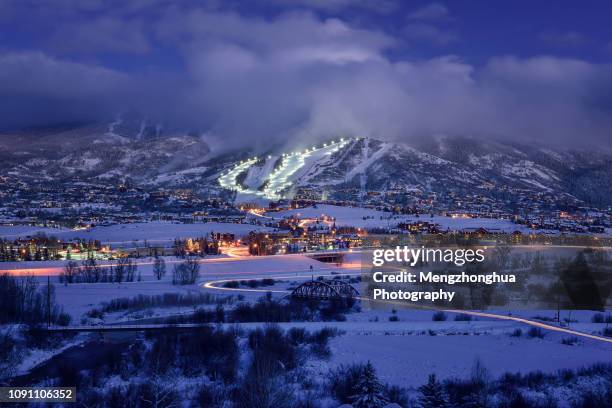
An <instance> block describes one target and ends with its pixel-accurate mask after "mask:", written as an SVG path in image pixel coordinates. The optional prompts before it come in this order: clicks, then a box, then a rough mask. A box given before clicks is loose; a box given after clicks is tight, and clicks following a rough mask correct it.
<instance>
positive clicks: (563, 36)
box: [540, 31, 589, 47]
mask: <svg viewBox="0 0 612 408" xmlns="http://www.w3.org/2000/svg"><path fill="white" fill-rule="evenodd" d="M540 40H542V41H543V42H545V43H547V44H549V45H553V46H555V47H580V46H583V45H585V44H587V43H588V42H589V41H588V38H587V36H586V35H584V34H582V33H579V32H577V31H563V32H558V31H554V32H543V33H541V34H540Z"/></svg>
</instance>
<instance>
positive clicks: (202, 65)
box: [0, 1, 612, 149]
mask: <svg viewBox="0 0 612 408" xmlns="http://www.w3.org/2000/svg"><path fill="white" fill-rule="evenodd" d="M79 3H80V2H76V3H72V2H70V1H55V2H53V1H50V2H45V5H42V3H41V4H38V3H36V2H12V1H8V2H4V3H3V4H2V8H3V13H2V15H3V17H2V18H3V19H5V20H4V22H5V23H7V24H5V28H4V29H3V30H6V31H9V30H10V29H11V28H14V27H13V24H14V22H16V21H18V22H21V23H22V25H21V27H20V28H18V29H16V31H14V32H13V34H14V35H13V36H12V38H13V39H12V40H11V39H8V37H4V39H3V40H2V42H3V43H2V46H1V47H0V84H1V85H0V125H1V127H2V128H3V129H15V128H20V127H30V126H46V125H50V124H58V123H65V122H101V121H104V122H106V121H109V120H112V118H114V117H115V116H116V115H117V114H118V113H119V112H124V111H126V110H132V109H135V110H138V111H140V112H143V113H144V114H145V115H147V116H148V117H149V118H150V119H151V121H153V122H159V123H164V124H166V125H167V126H170V127H180V128H184V129H198V131H200V132H202V133H204V134H207V135H208V136H210V137H212V138H218V139H220V140H222V141H223V143H224V144H225V145H226V147H239V146H245V145H246V146H249V147H254V148H256V149H262V148H263V147H266V146H268V145H269V144H270V142H271V141H272V142H277V143H283V142H284V141H286V140H289V139H291V140H293V141H294V143H295V141H296V140H299V141H303V140H308V143H310V142H315V141H320V140H324V139H326V138H329V137H330V136H334V135H339V134H344V135H359V136H368V137H374V138H378V139H383V140H396V141H397V140H404V141H406V140H412V139H414V138H422V137H430V136H433V135H439V134H446V135H458V136H476V137H484V138H493V139H501V140H512V141H516V140H521V141H524V142H529V141H535V142H538V143H542V144H555V145H557V144H563V145H565V144H568V145H571V146H578V147H579V146H583V145H585V144H586V145H595V146H598V147H599V148H601V147H602V146H603V148H607V146H608V145H609V139H610V136H609V135H610V133H611V131H612V99H611V97H610V95H612V80H611V79H610V78H612V66H611V65H610V64H609V63H608V62H607V60H606V58H603V59H601V58H599V59H598V58H589V55H588V54H587V53H584V52H576V53H575V55H571V53H568V52H565V51H563V52H559V51H558V50H557V49H556V48H550V49H546V48H545V47H544V46H542V47H543V48H538V49H536V50H531V49H529V50H525V52H517V49H511V48H509V49H503V48H501V49H499V50H498V51H497V52H485V50H482V52H478V53H476V54H477V55H476V54H475V55H462V53H461V51H465V50H466V49H470V47H469V46H466V43H469V42H472V44H473V48H474V49H478V48H479V47H482V45H480V44H479V43H478V42H475V41H474V38H478V39H480V41H482V42H483V43H486V42H487V37H486V35H484V34H482V35H481V36H478V35H474V34H472V36H471V37H469V38H468V37H467V36H466V37H464V34H463V33H462V32H461V30H460V28H461V27H464V26H465V24H461V21H462V20H464V19H465V18H467V17H464V16H456V15H454V14H453V10H452V8H451V7H447V6H445V5H442V4H439V3H434V4H433V5H432V4H426V3H423V4H420V5H419V4H415V5H414V6H410V7H406V5H404V4H398V3H395V2H385V3H384V4H385V7H386V8H385V7H383V6H381V7H380V10H377V11H372V8H373V6H372V5H371V3H369V2H357V3H355V4H352V3H351V4H349V2H346V3H345V2H331V3H330V6H329V7H323V6H322V4H323V3H322V2H308V1H304V2H299V3H289V2H273V3H270V4H267V5H266V6H265V7H264V6H261V8H257V7H255V6H253V5H251V6H250V7H246V6H240V5H238V3H234V2H230V3H227V4H222V3H220V4H217V3H216V2H209V3H206V2H205V3H190V2H186V3H181V4H180V5H176V4H172V3H171V2H165V1H158V2H153V3H150V4H148V5H146V6H145V5H143V4H140V3H138V2H136V3H129V4H127V3H126V4H124V3H123V2H110V3H99V4H98V3H94V2H91V3H89V2H86V3H82V4H79ZM253 4H258V3H257V2H255V3H253ZM332 5H333V7H332ZM374 8H375V7H374ZM371 15H375V16H378V17H376V18H370V16H371ZM400 15H401V18H400V17H398V16H400ZM366 16H368V17H366ZM391 16H392V17H391ZM9 19H10V20H9ZM11 22H12V23H11ZM456 27H459V29H458V28H456ZM500 30H510V28H508V27H500ZM508 35H509V36H511V35H517V36H518V35H519V33H513V32H508ZM534 35H535V34H534ZM474 36H475V37H474ZM551 36H552V34H550V33H549V34H547V35H546V36H543V35H541V36H540V37H538V38H545V39H548V40H550V38H551ZM560 38H561V39H562V38H563V37H560ZM527 40H528V41H529V39H527ZM532 40H533V41H536V39H535V37H534V39H532ZM610 40H612V38H611V39H610ZM424 44H427V45H424ZM556 45H558V44H556ZM425 47H426V48H427V49H426V51H423V52H418V51H419V50H421V51H422V50H423V49H424V48H425ZM455 47H457V48H456V49H455ZM518 51H520V50H518ZM536 51H542V52H536ZM608 60H609V59H608Z"/></svg>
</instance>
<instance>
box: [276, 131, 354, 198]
mask: <svg viewBox="0 0 612 408" xmlns="http://www.w3.org/2000/svg"><path fill="white" fill-rule="evenodd" d="M348 143H349V140H345V139H340V140H339V141H337V142H331V143H324V144H323V146H321V147H316V146H315V147H313V148H312V149H306V150H304V151H303V152H293V153H289V154H287V153H285V154H283V160H282V162H281V165H280V167H278V168H277V169H276V170H274V171H273V172H272V173H271V174H270V175H269V176H268V183H267V185H266V187H265V188H264V195H265V197H266V198H269V199H271V200H277V199H279V198H282V196H281V192H282V191H283V190H285V189H286V188H288V187H289V186H291V181H290V178H291V176H293V175H294V174H295V173H296V172H297V171H298V170H300V169H301V168H302V167H304V165H305V164H306V159H308V158H309V157H311V156H314V155H328V156H329V155H332V154H334V153H335V152H337V151H338V150H340V149H342V148H343V147H344V146H346V145H347V144H348Z"/></svg>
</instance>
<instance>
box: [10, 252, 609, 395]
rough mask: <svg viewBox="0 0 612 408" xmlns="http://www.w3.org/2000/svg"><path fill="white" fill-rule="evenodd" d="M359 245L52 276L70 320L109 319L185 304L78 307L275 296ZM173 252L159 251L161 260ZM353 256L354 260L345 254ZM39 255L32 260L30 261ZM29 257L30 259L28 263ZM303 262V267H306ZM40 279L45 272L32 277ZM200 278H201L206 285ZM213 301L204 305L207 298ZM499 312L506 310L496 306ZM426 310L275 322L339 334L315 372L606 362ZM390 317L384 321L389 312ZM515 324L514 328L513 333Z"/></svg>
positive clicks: (605, 356) (590, 344)
mask: <svg viewBox="0 0 612 408" xmlns="http://www.w3.org/2000/svg"><path fill="white" fill-rule="evenodd" d="M358 258H359V254H357V253H355V254H348V256H347V260H346V261H347V265H345V266H344V267H337V266H335V265H329V264H324V263H320V262H317V261H314V260H312V259H311V258H308V257H307V256H304V255H284V256H273V257H243V258H230V257H212V258H206V259H204V260H203V261H202V262H201V264H200V265H201V272H200V280H199V282H198V283H197V284H195V285H184V286H181V285H172V282H171V281H170V274H167V275H166V276H165V277H164V278H163V279H162V280H159V281H158V280H156V279H155V277H154V276H153V272H152V271H153V269H152V268H153V266H152V265H153V259H150V258H144V259H141V260H139V266H138V268H139V269H138V270H139V272H140V275H141V281H135V282H123V283H78V284H70V285H62V284H58V283H57V280H56V279H57V278H55V277H54V278H53V280H54V281H55V283H56V297H57V301H58V303H59V305H61V306H62V307H63V308H64V310H65V311H66V312H68V313H69V314H70V315H71V317H72V321H73V323H74V324H79V323H81V324H113V323H117V322H124V323H125V322H128V321H130V320H134V319H139V320H142V319H149V318H154V317H163V316H169V315H181V314H190V313H192V312H193V311H194V309H193V308H190V307H160V308H151V309H150V310H138V311H135V312H116V313H107V314H106V315H105V316H104V318H103V320H102V321H100V319H96V318H93V319H92V318H90V317H87V315H88V312H89V311H91V310H92V309H96V308H99V307H100V306H101V305H102V304H104V303H105V302H108V301H110V300H112V299H116V298H132V297H134V296H136V295H161V294H164V293H170V292H181V293H192V294H197V293H210V294H212V295H217V296H233V297H234V298H235V299H236V298H237V297H238V296H240V298H241V299H244V300H245V301H251V302H252V301H254V300H256V299H258V298H259V297H261V296H263V295H265V293H266V292H268V291H269V292H271V293H272V294H273V296H274V297H277V298H280V297H283V296H285V295H286V294H287V293H288V292H287V290H288V289H290V288H291V287H292V286H293V287H294V286H295V285H297V284H299V283H301V282H303V281H304V280H309V279H310V278H311V276H318V275H326V276H328V277H332V276H335V275H338V274H340V275H356V274H358V273H359V272H360V269H359V267H358ZM178 262H181V260H179V259H175V258H170V257H168V258H166V263H167V266H168V269H169V270H171V268H172V266H173V264H174V263H178ZM351 262H354V263H351ZM38 264H41V263H38ZM43 264H44V265H38V267H39V268H42V269H43V270H45V271H53V272H55V273H54V274H57V273H58V272H59V271H61V267H62V262H49V263H43ZM29 266H30V267H33V268H35V267H36V266H37V265H36V263H31V264H30V265H29ZM311 266H312V271H311V270H310V267H311ZM269 277H273V278H274V279H275V280H276V282H277V283H276V284H274V285H273V286H268V287H259V288H246V287H241V288H238V289H229V288H225V287H223V282H224V281H228V280H248V279H261V278H269ZM38 279H40V281H41V283H43V282H45V281H46V278H44V277H39V278H38ZM206 283H212V284H209V285H208V286H209V287H206ZM210 307H214V306H210ZM505 313H507V311H506V312H505ZM515 313H516V315H520V316H522V317H525V318H528V319H531V318H534V317H538V318H541V317H542V316H549V317H552V316H554V312H553V311H548V312H547V311H521V312H515ZM593 313H594V312H574V314H572V319H573V320H574V322H573V323H572V329H575V330H578V331H581V332H585V333H600V332H601V330H602V329H603V327H604V326H605V325H604V324H597V323H591V317H592V315H593ZM432 314H433V312H432V311H421V310H411V309H407V308H400V309H399V310H395V311H394V307H393V306H391V305H389V306H379V307H377V308H375V309H373V308H370V307H369V306H368V305H367V304H362V307H361V311H359V312H353V313H349V314H347V315H346V317H347V319H346V321H339V322H337V321H336V322H335V321H332V322H295V323H280V326H281V327H282V328H284V329H288V328H291V327H304V328H306V329H307V330H309V331H314V330H319V329H322V328H323V327H334V328H336V329H338V330H340V333H341V335H339V336H337V337H334V338H333V339H331V340H330V349H331V357H330V358H329V359H328V360H312V361H310V362H309V363H308V369H309V370H310V371H311V372H312V373H314V374H317V375H322V376H324V375H325V373H326V372H328V370H329V369H333V368H335V367H339V366H341V365H345V364H349V363H355V362H366V361H371V362H372V364H373V365H374V367H375V369H376V371H377V373H378V375H379V377H380V379H381V380H382V381H384V382H386V383H389V384H397V385H401V386H415V387H416V386H419V385H420V384H423V383H424V382H426V381H427V376H428V375H429V374H432V373H435V374H437V375H438V376H439V377H440V378H447V377H464V376H466V375H469V373H470V370H471V367H472V366H473V364H474V362H475V361H476V360H479V361H481V362H482V363H483V364H484V365H485V366H486V367H487V368H488V369H489V370H490V372H491V373H492V374H493V375H500V374H502V373H504V372H522V373H527V372H529V371H533V370H543V371H544V372H554V371H556V370H558V369H564V368H571V369H575V368H580V367H583V366H586V365H590V364H592V363H597V362H612V353H610V351H611V350H612V348H611V347H612V345H611V344H610V343H605V342H602V341H597V340H591V339H583V338H579V339H577V341H575V342H572V344H571V345H566V344H562V340H563V339H567V338H570V337H572V336H570V335H567V334H563V333H554V332H547V331H546V330H544V336H543V337H542V338H539V337H537V336H536V337H529V336H527V335H526V333H527V332H528V330H529V326H527V325H524V324H521V323H518V322H512V321H503V320H496V319H489V318H478V319H474V320H472V321H454V318H455V316H456V315H455V314H453V313H448V314H447V320H446V321H432ZM391 316H394V320H396V321H390V317H391ZM262 325H263V323H242V324H241V327H243V328H245V329H246V328H249V327H251V328H252V327H259V326H262ZM517 329H521V330H522V332H523V334H522V335H520V336H516V335H514V336H513V333H515V332H516V330H517ZM39 354H40V352H37V351H35V350H34V351H33V354H32V356H31V357H29V358H28V359H26V362H25V363H24V364H23V365H22V367H21V368H20V370H22V371H27V369H28V365H29V364H32V365H34V363H38V362H40V360H41V357H40V355H39Z"/></svg>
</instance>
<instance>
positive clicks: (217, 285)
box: [201, 272, 612, 344]
mask: <svg viewBox="0 0 612 408" xmlns="http://www.w3.org/2000/svg"><path fill="white" fill-rule="evenodd" d="M343 274H347V275H355V274H356V273H355V272H348V273H344V272H343ZM312 276H317V277H318V276H337V274H331V273H314V274H307V275H306V274H302V275H274V276H270V275H263V274H262V275H261V276H252V277H251V279H257V278H264V277H266V278H273V279H296V278H298V279H300V278H301V279H305V280H307V279H311V277H312ZM231 280H233V279H219V280H209V281H206V282H203V283H202V284H201V286H202V287H203V288H205V289H208V290H221V291H227V292H263V293H266V292H273V293H282V294H289V293H290V291H288V290H271V289H255V288H242V287H241V288H226V287H223V286H221V285H223V284H224V283H225V282H228V281H231ZM358 299H360V300H363V301H368V302H376V303H383V304H389V305H396V306H402V307H414V308H416V309H423V310H436V311H438V310H441V311H443V312H447V313H453V314H466V315H470V316H475V317H485V318H489V319H497V320H504V321H513V322H517V323H521V324H526V325H528V326H531V327H537V328H540V329H544V330H550V331H554V332H560V333H565V334H571V335H573V336H578V337H582V338H588V339H591V340H596V341H601V342H604V343H609V344H612V338H608V337H603V336H598V335H594V334H590V333H585V332H581V331H578V330H572V329H568V328H565V327H560V326H555V325H552V324H548V323H543V322H539V321H537V320H531V319H526V318H522V317H516V316H508V315H502V314H496V313H488V312H479V311H471V310H456V309H444V308H435V307H427V306H421V305H419V306H413V305H411V304H409V303H407V302H398V301H390V300H374V299H371V298H368V297H359V298H358Z"/></svg>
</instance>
